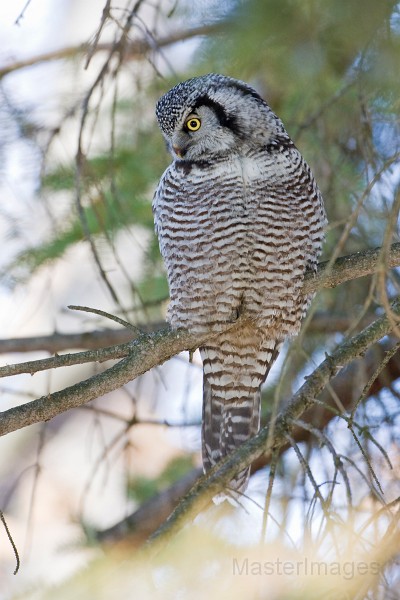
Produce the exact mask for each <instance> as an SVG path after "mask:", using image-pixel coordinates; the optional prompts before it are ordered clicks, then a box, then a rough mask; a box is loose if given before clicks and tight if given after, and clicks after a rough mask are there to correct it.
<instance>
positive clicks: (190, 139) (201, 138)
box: [169, 96, 235, 160]
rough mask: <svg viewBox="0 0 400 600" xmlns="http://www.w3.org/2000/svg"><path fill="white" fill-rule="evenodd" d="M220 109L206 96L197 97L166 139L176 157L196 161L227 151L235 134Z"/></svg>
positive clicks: (233, 142) (229, 121) (233, 140)
mask: <svg viewBox="0 0 400 600" xmlns="http://www.w3.org/2000/svg"><path fill="white" fill-rule="evenodd" d="M231 121H232V120H228V118H227V116H226V113H225V111H224V110H223V108H222V107H221V106H220V105H218V104H217V103H216V102H214V101H212V100H211V99H209V98H207V97H204V96H203V97H201V98H198V99H197V101H196V103H195V105H194V106H192V107H191V108H190V109H189V111H188V113H186V114H185V115H184V116H183V117H182V119H181V121H180V122H179V123H178V124H177V126H176V128H175V131H174V132H173V134H172V135H171V137H170V139H169V143H170V148H171V151H172V152H173V154H174V155H175V156H177V157H178V158H179V159H185V160H197V159H200V160H201V159H204V157H205V156H207V158H209V157H211V156H215V155H221V154H223V153H226V152H228V151H229V150H230V149H231V148H232V147H233V146H234V144H235V134H234V131H233V130H232V128H231V125H232V122H231Z"/></svg>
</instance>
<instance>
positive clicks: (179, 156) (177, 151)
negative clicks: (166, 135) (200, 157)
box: [172, 146, 183, 158]
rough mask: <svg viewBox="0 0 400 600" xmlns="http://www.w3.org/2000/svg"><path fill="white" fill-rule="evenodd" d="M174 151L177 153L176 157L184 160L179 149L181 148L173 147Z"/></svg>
mask: <svg viewBox="0 0 400 600" xmlns="http://www.w3.org/2000/svg"><path fill="white" fill-rule="evenodd" d="M172 150H173V151H174V152H175V154H176V156H177V157H178V158H182V157H183V154H182V149H181V148H179V146H172Z"/></svg>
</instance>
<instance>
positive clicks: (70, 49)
mask: <svg viewBox="0 0 400 600" xmlns="http://www.w3.org/2000/svg"><path fill="white" fill-rule="evenodd" d="M219 29H221V26H220V25H219V24H217V25H203V26H201V27H195V28H193V29H186V30H183V31H177V32H175V33H171V34H169V35H167V36H165V37H162V38H160V39H159V40H153V41H149V40H148V39H142V40H136V41H134V42H131V43H130V44H127V46H126V50H125V52H124V58H125V59H130V60H134V59H138V58H141V57H142V56H143V55H144V54H145V53H146V52H149V51H152V50H155V49H158V48H164V47H165V46H170V45H171V44H176V43H177V42H183V41H185V40H188V39H191V38H193V37H198V36H202V35H210V34H211V33H215V32H216V31H218V30H219ZM114 47H115V44H114V43H99V44H96V46H95V47H94V52H96V53H97V52H111V51H112V50H113V48H114ZM89 50H90V46H89V45H88V44H80V45H79V46H67V47H66V48H61V49H60V50H53V51H52V52H44V53H43V54H37V55H36V56H32V58H28V59H25V60H19V61H15V62H14V63H12V64H11V65H7V66H5V67H2V68H0V79H2V78H3V77H5V76H6V75H8V74H9V73H13V72H14V71H18V70H20V69H25V68H26V67H31V66H33V65H37V64H40V63H43V62H50V61H53V60H63V59H69V58H74V57H75V56H77V55H78V54H85V53H87V52H88V51H89Z"/></svg>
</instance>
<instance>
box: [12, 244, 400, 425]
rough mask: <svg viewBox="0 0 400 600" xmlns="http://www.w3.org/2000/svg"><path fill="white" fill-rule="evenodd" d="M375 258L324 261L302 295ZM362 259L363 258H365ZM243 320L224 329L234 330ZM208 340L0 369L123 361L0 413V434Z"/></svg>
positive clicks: (181, 334) (182, 335)
mask: <svg viewBox="0 0 400 600" xmlns="http://www.w3.org/2000/svg"><path fill="white" fill-rule="evenodd" d="M379 255H380V249H379V248H377V249H375V250H368V251H366V252H360V253H357V254H353V255H350V256H348V257H344V258H341V259H338V260H337V261H336V262H335V264H334V265H333V266H332V268H330V269H329V273H328V275H327V276H326V273H325V271H326V264H327V263H323V264H321V265H320V266H319V267H318V272H317V274H316V275H314V274H313V273H308V274H307V275H306V279H305V285H304V290H305V293H310V292H313V291H316V290H317V289H319V288H320V287H321V286H325V285H326V286H327V287H331V286H332V285H333V281H335V282H336V285H338V284H339V283H342V282H344V281H348V280H349V279H354V278H356V277H357V276H364V275H366V274H368V273H373V272H374V269H375V267H376V264H377V261H378V257H379ZM366 257H368V258H367V259H366ZM366 261H368V265H369V266H367V262H366ZM388 261H389V265H391V266H395V265H398V264H400V244H394V245H393V246H392V248H391V252H390V253H389V257H388ZM367 269H368V270H367ZM242 318H243V317H241V318H240V319H239V320H238V321H237V322H236V323H233V324H231V325H229V327H230V328H235V327H237V326H239V325H240V323H241V319H242ZM388 331H390V328H389V329H388ZM209 338H210V334H208V335H206V334H204V335H203V336H199V335H196V334H193V333H190V332H188V331H184V330H178V331H171V330H170V329H169V328H164V329H162V330H161V331H158V332H156V333H154V334H150V335H142V336H139V337H138V338H137V339H136V340H134V341H132V342H130V343H127V344H121V345H119V346H111V347H109V348H103V349H101V350H96V351H87V352H79V353H76V354H72V355H65V356H55V357H52V358H48V359H43V360H40V361H29V362H27V363H21V364H18V365H6V366H4V367H1V368H0V376H3V377H5V376H9V375H14V374H17V373H34V372H36V371H39V370H45V369H48V368H54V367H58V366H66V365H67V364H68V365H71V364H81V363H82V362H90V361H99V360H100V361H101V360H110V359H113V358H114V359H115V358H121V357H125V358H123V360H121V361H120V362H119V363H117V364H116V365H114V366H112V367H110V368H109V369H107V370H105V371H104V372H103V373H99V374H97V375H94V376H93V377H90V378H89V379H85V380H84V381H82V382H79V383H76V384H74V385H72V386H69V387H67V388H65V389H64V390H60V391H58V392H54V393H52V394H48V395H46V396H42V397H41V398H38V399H37V400H33V401H32V402H28V403H26V404H22V405H20V406H17V407H15V408H11V409H9V410H7V411H4V412H2V413H0V435H5V434H7V433H10V432H11V431H15V430H16V429H19V428H21V427H26V426H27V425H31V424H33V423H38V422H41V421H47V420H48V419H51V418H53V417H54V416H56V415H57V414H59V413H61V412H64V411H66V410H69V409H71V408H76V407H78V406H81V405H82V404H84V403H86V402H89V401H90V400H93V399H95V398H98V397H99V396H102V395H104V394H107V393H109V392H111V391H113V390H115V389H117V388H119V387H121V386H123V385H125V384H126V383H128V382H129V381H132V380H133V379H135V378H136V377H139V376H140V375H143V374H144V373H145V372H146V371H148V370H150V369H152V368H153V367H155V366H157V365H160V364H162V363H164V362H165V361H166V360H169V359H170V358H172V357H173V356H175V355H176V354H178V353H179V352H182V351H184V350H191V349H193V348H198V347H199V346H201V345H202V344H204V342H205V341H206V340H207V339H209Z"/></svg>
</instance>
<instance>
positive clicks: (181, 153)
mask: <svg viewBox="0 0 400 600" xmlns="http://www.w3.org/2000/svg"><path fill="white" fill-rule="evenodd" d="M156 114H157V119H158V122H159V125H160V128H161V130H162V132H163V134H164V137H165V139H166V141H167V143H168V146H169V149H170V151H171V153H172V155H173V159H174V160H173V162H172V164H171V165H170V166H169V167H168V168H167V170H166V171H165V173H164V175H163V176H162V178H161V181H160V183H159V186H158V188H157V191H156V193H155V196H154V202H153V210H154V216H155V226H156V231H157V234H158V238H159V242H160V249H161V253H162V256H163V258H164V261H165V264H166V267H167V274H168V283H169V288H170V298H171V301H170V305H169V309H168V321H169V322H170V324H171V326H172V327H175V328H177V327H186V328H188V329H190V330H192V331H194V332H199V333H200V332H204V331H210V332H212V333H213V334H214V335H213V336H212V337H211V336H210V341H209V342H207V345H206V346H205V347H204V348H201V349H200V351H201V356H202V359H203V369H204V384H203V386H204V390H203V396H204V399H203V425H202V445H203V464H204V468H205V469H206V470H207V469H209V468H210V467H211V466H213V465H214V464H215V463H216V462H217V461H218V460H219V459H220V458H222V457H223V456H225V455H226V454H228V453H230V452H232V451H233V450H234V449H235V448H237V446H239V445H240V444H242V443H243V442H245V441H246V440H247V439H248V438H249V437H252V436H254V435H255V434H256V433H257V431H258V429H259V422H260V386H261V384H262V383H263V381H264V380H265V378H266V376H267V374H268V371H269V369H270V368H271V365H272V363H273V361H274V360H275V358H276V356H277V355H278V352H279V349H280V347H281V345H282V342H283V341H284V339H285V337H287V336H289V335H294V334H296V333H297V332H298V331H299V328H300V322H301V319H302V316H303V315H304V313H305V311H306V309H307V307H308V305H309V302H310V297H308V298H305V297H304V296H303V295H301V288H302V284H303V278H304V273H305V271H306V269H314V268H315V266H316V264H317V259H318V256H319V254H320V251H321V244H322V240H323V228H324V224H325V213H324V208H323V203H322V198H321V194H320V192H319V190H318V187H317V184H316V182H315V180H314V177H313V175H312V173H311V171H310V169H309V167H308V165H307V164H306V162H305V161H304V159H303V157H302V156H301V154H300V152H299V151H298V150H297V148H296V147H295V145H294V144H293V142H292V141H291V139H290V137H289V136H288V134H287V133H286V131H285V129H284V126H283V124H282V122H281V121H280V119H278V117H277V116H276V115H275V114H274V113H273V112H272V111H271V109H270V108H269V106H268V105H267V104H266V102H265V101H264V100H263V99H262V98H261V97H260V96H259V95H258V94H257V92H256V91H255V90H253V89H252V88H251V87H250V86H248V85H247V84H245V83H243V82H241V81H237V80H235V79H232V78H229V77H225V76H222V75H215V74H209V75H205V76H203V77H196V78H193V79H189V80H188V81H185V82H183V83H180V84H179V85H177V86H175V87H174V88H172V89H171V90H170V91H169V92H168V93H167V94H165V95H164V96H163V97H162V98H161V99H160V100H159V102H158V104H157V109H156ZM239 315H242V316H243V317H244V318H243V320H241V324H240V326H239V327H238V326H234V327H233V328H232V329H231V330H228V331H225V332H224V331H223V330H224V329H226V325H227V324H229V323H232V324H233V323H235V321H236V320H237V318H238V316H239ZM248 476H249V470H248V469H246V470H245V471H243V472H242V473H240V474H239V475H238V476H237V478H236V479H235V480H233V481H232V482H231V485H230V488H231V490H232V491H233V493H235V491H236V492H242V491H243V490H244V489H245V488H246V485H247V480H248Z"/></svg>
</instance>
